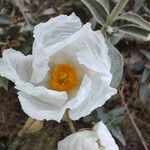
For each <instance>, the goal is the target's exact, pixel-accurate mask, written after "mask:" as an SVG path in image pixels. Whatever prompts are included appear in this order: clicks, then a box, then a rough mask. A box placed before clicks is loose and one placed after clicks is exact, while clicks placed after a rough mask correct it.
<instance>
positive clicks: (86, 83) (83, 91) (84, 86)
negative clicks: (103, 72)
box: [67, 75, 92, 109]
mask: <svg viewBox="0 0 150 150" xmlns="http://www.w3.org/2000/svg"><path fill="white" fill-rule="evenodd" d="M91 84H92V81H91V79H90V78H89V77H88V76H87V75H84V77H83V80H82V83H81V85H80V88H79V90H78V92H77V94H76V96H75V97H74V98H73V99H71V100H70V101H69V102H68V104H67V107H68V108H70V109H76V108H78V107H79V106H80V105H81V104H82V102H83V101H85V100H86V99H87V97H88V96H89V93H90V92H91Z"/></svg>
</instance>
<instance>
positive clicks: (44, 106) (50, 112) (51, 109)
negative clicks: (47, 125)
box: [18, 92, 66, 122]
mask: <svg viewBox="0 0 150 150" xmlns="http://www.w3.org/2000/svg"><path fill="white" fill-rule="evenodd" d="M18 97H19V100H20V103H21V106H22V109H23V110H24V112H25V113H26V114H28V115H29V116H30V117H32V118H34V119H37V120H43V119H46V120H56V121H58V122H60V120H61V119H62V117H63V115H64V113H65V110H66V107H65V106H64V107H61V108H60V107H56V106H55V105H52V104H51V105H50V104H49V103H46V102H45V103H44V102H41V101H40V100H39V99H38V98H37V97H35V96H31V95H28V94H26V93H24V92H18Z"/></svg>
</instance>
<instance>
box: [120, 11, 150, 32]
mask: <svg viewBox="0 0 150 150" xmlns="http://www.w3.org/2000/svg"><path fill="white" fill-rule="evenodd" d="M118 19H119V20H126V21H129V22H132V23H135V24H137V25H139V26H141V27H143V28H144V29H146V30H148V31H150V23H149V22H148V21H146V20H145V19H143V18H142V17H141V16H139V15H137V14H135V13H132V12H128V13H124V14H122V15H120V16H119V17H118V18H117V20H118Z"/></svg>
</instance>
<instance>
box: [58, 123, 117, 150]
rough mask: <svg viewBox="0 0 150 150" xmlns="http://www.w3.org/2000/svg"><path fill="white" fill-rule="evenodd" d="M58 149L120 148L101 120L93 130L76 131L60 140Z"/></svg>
mask: <svg viewBox="0 0 150 150" xmlns="http://www.w3.org/2000/svg"><path fill="white" fill-rule="evenodd" d="M58 150H119V148H118V146H117V144H116V142H115V140H114V139H113V137H112V135H111V134H110V132H109V130H108V129H107V127H106V126H105V125H104V123H103V122H99V123H97V125H96V126H95V127H94V128H93V130H84V131H81V132H76V133H73V134H71V135H69V136H67V137H66V138H65V139H63V140H62V141H59V142H58Z"/></svg>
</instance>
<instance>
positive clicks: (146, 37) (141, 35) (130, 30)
mask: <svg viewBox="0 0 150 150" xmlns="http://www.w3.org/2000/svg"><path fill="white" fill-rule="evenodd" d="M114 30H116V31H118V32H120V33H122V34H125V36H126V38H131V37H132V38H135V39H137V40H142V41H150V32H149V31H148V30H146V29H143V28H142V27H139V26H136V25H133V24H128V25H123V26H120V27H115V28H114Z"/></svg>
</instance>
